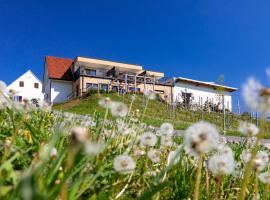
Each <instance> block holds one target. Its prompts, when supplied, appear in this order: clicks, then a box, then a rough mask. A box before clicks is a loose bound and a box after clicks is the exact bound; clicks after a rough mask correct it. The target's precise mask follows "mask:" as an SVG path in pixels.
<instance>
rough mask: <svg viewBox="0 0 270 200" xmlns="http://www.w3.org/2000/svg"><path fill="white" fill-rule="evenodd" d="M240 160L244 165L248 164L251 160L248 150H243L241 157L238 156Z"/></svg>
mask: <svg viewBox="0 0 270 200" xmlns="http://www.w3.org/2000/svg"><path fill="white" fill-rule="evenodd" d="M240 158H241V160H243V162H244V163H248V162H249V161H250V158H251V153H250V151H249V150H246V149H245V150H243V151H242V153H241V155H240Z"/></svg>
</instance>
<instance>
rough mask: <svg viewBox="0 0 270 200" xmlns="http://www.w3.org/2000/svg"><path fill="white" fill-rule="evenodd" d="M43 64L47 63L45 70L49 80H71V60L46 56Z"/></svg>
mask: <svg viewBox="0 0 270 200" xmlns="http://www.w3.org/2000/svg"><path fill="white" fill-rule="evenodd" d="M45 62H46V63H47V69H48V74H49V78H55V79H62V80H70V81H71V80H72V71H71V64H72V62H73V60H72V59H69V58H57V57H53V56H46V57H45Z"/></svg>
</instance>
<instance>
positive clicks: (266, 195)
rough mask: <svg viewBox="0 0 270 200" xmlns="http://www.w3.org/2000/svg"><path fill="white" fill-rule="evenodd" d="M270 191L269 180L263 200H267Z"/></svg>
mask: <svg viewBox="0 0 270 200" xmlns="http://www.w3.org/2000/svg"><path fill="white" fill-rule="evenodd" d="M268 193H269V182H267V183H266V184H265V185H264V192H263V200H267V197H268Z"/></svg>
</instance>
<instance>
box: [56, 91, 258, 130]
mask: <svg viewBox="0 0 270 200" xmlns="http://www.w3.org/2000/svg"><path fill="white" fill-rule="evenodd" d="M101 97H110V98H111V99H112V100H114V101H121V102H124V103H126V104H127V105H128V106H129V105H130V103H131V98H130V97H131V95H129V94H127V95H119V94H117V93H109V94H107V93H103V94H95V93H94V94H89V95H88V96H87V97H84V98H78V99H73V100H71V101H69V102H66V103H61V104H58V105H55V106H54V109H56V110H61V111H65V112H73V113H77V114H89V115H93V114H94V113H95V112H98V113H100V114H101V115H104V114H105V110H104V109H103V108H101V107H100V106H99V105H98V100H99V99H100V98H101ZM144 107H145V98H144V97H143V95H141V94H138V95H137V98H136V100H135V101H134V103H133V106H132V111H135V110H136V109H139V110H140V111H142V110H143V109H144ZM202 119H203V120H205V121H209V122H211V123H213V124H216V125H217V127H219V128H220V130H223V128H224V127H223V123H224V121H225V130H226V132H227V133H228V134H230V135H237V134H238V133H237V131H236V130H237V127H238V124H239V122H240V121H241V120H245V121H252V122H253V123H255V119H250V118H249V116H239V115H235V114H232V113H226V117H225V120H224V119H223V115H222V113H214V112H211V113H208V112H195V111H194V112H192V111H187V110H183V109H179V108H177V109H175V110H174V109H173V108H172V106H170V105H169V104H166V103H164V102H162V101H161V100H153V101H150V102H149V104H148V107H147V111H146V115H145V119H144V122H145V123H147V124H149V125H153V126H159V125H160V124H162V123H163V122H164V121H167V122H171V123H173V124H174V127H175V129H185V128H186V127H187V126H189V125H190V124H191V123H194V122H197V121H200V120H202Z"/></svg>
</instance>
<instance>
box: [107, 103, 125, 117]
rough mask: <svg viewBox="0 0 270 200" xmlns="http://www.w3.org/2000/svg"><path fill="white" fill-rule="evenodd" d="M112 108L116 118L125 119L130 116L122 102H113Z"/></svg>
mask: <svg viewBox="0 0 270 200" xmlns="http://www.w3.org/2000/svg"><path fill="white" fill-rule="evenodd" d="M110 108H111V113H112V115H113V116H114V117H125V116H126V115H127V114H128V107H127V106H126V104H124V103H122V102H112V103H111V106H110Z"/></svg>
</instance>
